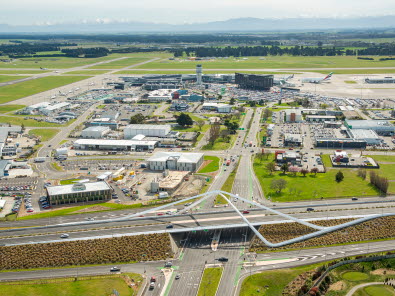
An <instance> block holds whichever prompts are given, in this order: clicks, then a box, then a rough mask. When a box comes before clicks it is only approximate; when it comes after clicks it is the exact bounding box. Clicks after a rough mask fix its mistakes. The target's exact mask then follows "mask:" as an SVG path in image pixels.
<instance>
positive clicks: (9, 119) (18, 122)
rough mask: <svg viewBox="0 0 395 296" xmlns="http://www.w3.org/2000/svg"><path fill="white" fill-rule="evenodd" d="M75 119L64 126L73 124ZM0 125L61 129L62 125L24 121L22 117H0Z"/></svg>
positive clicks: (31, 120) (30, 120) (32, 120)
mask: <svg viewBox="0 0 395 296" xmlns="http://www.w3.org/2000/svg"><path fill="white" fill-rule="evenodd" d="M74 121H75V119H72V120H70V121H69V122H67V124H65V125H69V124H71V123H73V122H74ZM0 123H9V124H11V125H22V124H23V125H24V126H25V127H62V126H65V125H64V124H57V123H52V122H46V121H37V120H34V119H30V118H29V119H25V117H22V116H0Z"/></svg>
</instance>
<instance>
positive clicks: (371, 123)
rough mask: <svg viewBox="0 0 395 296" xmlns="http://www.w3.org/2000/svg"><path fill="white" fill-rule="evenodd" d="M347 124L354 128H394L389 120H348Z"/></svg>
mask: <svg viewBox="0 0 395 296" xmlns="http://www.w3.org/2000/svg"><path fill="white" fill-rule="evenodd" d="M345 122H346V123H347V124H348V125H350V126H352V127H353V128H354V127H366V129H369V127H394V126H393V125H392V124H391V123H390V122H389V121H388V120H348V119H346V120H345Z"/></svg>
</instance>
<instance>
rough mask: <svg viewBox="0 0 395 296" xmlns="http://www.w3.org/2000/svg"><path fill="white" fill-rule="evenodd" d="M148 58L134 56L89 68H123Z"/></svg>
mask: <svg viewBox="0 0 395 296" xmlns="http://www.w3.org/2000/svg"><path fill="white" fill-rule="evenodd" d="M148 60H149V59H148V58H144V57H134V58H126V59H122V60H117V61H113V62H109V63H104V64H100V65H96V66H92V67H89V68H88V69H121V68H125V67H128V66H133V65H135V64H138V63H141V62H145V61H148Z"/></svg>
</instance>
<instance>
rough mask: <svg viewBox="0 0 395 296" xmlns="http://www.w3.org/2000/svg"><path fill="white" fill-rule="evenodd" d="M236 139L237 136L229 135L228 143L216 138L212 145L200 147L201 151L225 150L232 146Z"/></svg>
mask: <svg viewBox="0 0 395 296" xmlns="http://www.w3.org/2000/svg"><path fill="white" fill-rule="evenodd" d="M236 137H237V135H230V141H229V143H228V142H227V141H225V139H223V138H218V139H217V140H215V142H214V144H213V145H211V144H210V143H208V144H206V145H204V146H203V147H202V150H227V149H229V148H230V147H231V146H232V144H233V142H234V141H235V139H236Z"/></svg>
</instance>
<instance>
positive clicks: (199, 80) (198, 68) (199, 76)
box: [196, 65, 202, 85]
mask: <svg viewBox="0 0 395 296" xmlns="http://www.w3.org/2000/svg"><path fill="white" fill-rule="evenodd" d="M196 84H197V85H202V65H196Z"/></svg>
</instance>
